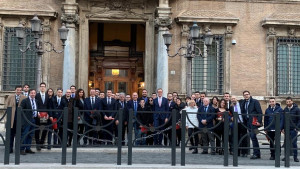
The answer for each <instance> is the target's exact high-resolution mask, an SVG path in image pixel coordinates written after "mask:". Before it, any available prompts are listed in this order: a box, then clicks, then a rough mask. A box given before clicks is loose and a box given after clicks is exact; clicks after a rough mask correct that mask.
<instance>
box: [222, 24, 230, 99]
mask: <svg viewBox="0 0 300 169" xmlns="http://www.w3.org/2000/svg"><path fill="white" fill-rule="evenodd" d="M225 35H226V37H225V38H226V41H225V44H226V53H225V54H226V55H225V60H224V69H225V72H224V74H225V76H224V91H223V93H224V92H228V93H231V86H230V60H231V47H232V43H231V40H232V35H233V30H232V26H226V31H225ZM223 93H221V94H223Z"/></svg>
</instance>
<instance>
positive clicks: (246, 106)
mask: <svg viewBox="0 0 300 169" xmlns="http://www.w3.org/2000/svg"><path fill="white" fill-rule="evenodd" d="M248 105H249V101H246V104H245V110H246V114H247V117H248V118H249V115H248Z"/></svg>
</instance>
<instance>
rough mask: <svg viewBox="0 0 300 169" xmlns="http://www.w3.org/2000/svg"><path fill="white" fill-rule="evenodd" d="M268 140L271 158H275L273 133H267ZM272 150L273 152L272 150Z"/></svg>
mask: <svg viewBox="0 0 300 169" xmlns="http://www.w3.org/2000/svg"><path fill="white" fill-rule="evenodd" d="M267 135H268V136H269V137H268V138H269V139H270V141H269V142H270V151H271V157H275V149H273V148H274V147H275V131H267ZM272 149H273V150H272Z"/></svg>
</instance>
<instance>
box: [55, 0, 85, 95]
mask: <svg viewBox="0 0 300 169" xmlns="http://www.w3.org/2000/svg"><path fill="white" fill-rule="evenodd" d="M62 11H63V14H62V16H61V20H62V22H63V23H65V24H66V27H67V28H68V29H69V32H68V39H67V41H66V46H65V49H64V64H63V90H64V91H66V90H67V89H69V87H70V86H71V85H76V49H77V46H76V39H77V38H76V36H77V34H76V29H75V28H76V26H77V25H78V24H79V16H78V4H77V3H76V0H66V3H63V7H62ZM87 37H88V36H87ZM85 76H88V74H86V75H85ZM86 83H87V81H86Z"/></svg>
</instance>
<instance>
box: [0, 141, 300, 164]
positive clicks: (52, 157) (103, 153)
mask: <svg viewBox="0 0 300 169" xmlns="http://www.w3.org/2000/svg"><path fill="white" fill-rule="evenodd" d="M262 147H266V146H262ZM33 150H35V149H33ZM176 151H177V153H176V163H177V165H180V149H179V148H178V149H177V150H176ZM0 152H4V148H3V147H1V148H0ZM127 155H128V154H127V149H126V147H125V148H124V149H123V151H122V164H123V165H125V166H126V165H127ZM71 156H72V154H71V149H68V153H67V164H71V160H72V159H71V158H72V157H71ZM3 159H4V153H0V167H1V165H3ZM291 159H292V158H291ZM238 160H239V165H240V166H257V167H258V166H270V167H272V166H274V165H275V161H270V160H269V151H268V150H262V159H259V160H250V159H249V157H248V158H242V157H239V159H238ZM60 162H61V149H58V148H54V149H52V150H42V151H41V152H38V153H36V154H33V155H25V156H21V164H29V163H58V164H59V163H60ZM10 163H12V164H13V163H14V154H11V155H10ZM77 163H79V164H95V165H96V164H116V163H117V149H116V148H100V147H96V148H79V149H78V154H77ZM132 163H133V164H146V165H149V164H163V165H166V166H168V165H171V151H170V149H167V148H134V149H133V162H132ZM186 164H187V165H208V166H209V165H217V166H222V165H223V156H221V155H214V156H212V155H210V154H208V155H202V154H191V152H190V151H188V150H187V151H186ZM229 165H230V166H232V156H229ZM281 166H284V162H281ZM291 166H299V167H300V163H295V162H293V160H291ZM255 168H256V167H255Z"/></svg>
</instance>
